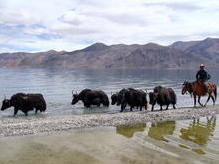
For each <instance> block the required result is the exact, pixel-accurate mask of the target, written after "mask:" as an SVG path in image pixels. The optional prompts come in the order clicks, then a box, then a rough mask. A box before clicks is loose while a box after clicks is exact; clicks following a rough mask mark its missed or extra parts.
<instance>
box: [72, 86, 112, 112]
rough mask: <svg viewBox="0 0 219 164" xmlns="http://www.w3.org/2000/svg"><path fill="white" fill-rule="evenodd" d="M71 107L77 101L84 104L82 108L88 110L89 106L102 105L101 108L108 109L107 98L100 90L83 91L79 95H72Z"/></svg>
mask: <svg viewBox="0 0 219 164" xmlns="http://www.w3.org/2000/svg"><path fill="white" fill-rule="evenodd" d="M72 95H73V100H72V103H71V104H72V105H74V104H76V103H77V102H78V101H80V100H81V101H82V102H83V103H84V106H85V107H87V108H89V107H90V106H91V105H96V106H98V107H99V106H100V105H101V104H103V106H106V107H109V98H108V96H107V95H106V93H104V92H103V91H101V90H91V89H84V90H82V91H81V92H80V93H79V94H77V93H76V94H74V93H73V92H72Z"/></svg>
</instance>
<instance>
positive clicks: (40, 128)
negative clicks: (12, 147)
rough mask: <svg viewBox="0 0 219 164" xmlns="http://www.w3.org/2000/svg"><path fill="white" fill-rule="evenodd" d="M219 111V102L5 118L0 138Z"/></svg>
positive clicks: (181, 117) (0, 125) (0, 120)
mask: <svg viewBox="0 0 219 164" xmlns="http://www.w3.org/2000/svg"><path fill="white" fill-rule="evenodd" d="M215 114H219V105H215V106H208V107H205V108H178V109H170V110H166V111H153V112H151V111H135V112H124V113H104V114H88V115H69V116H46V115H44V114H39V115H33V116H28V117H25V116H17V117H5V118H1V119H0V137H8V136H23V135H41V134H43V135H49V134H57V133H61V132H66V131H71V130H73V129H76V128H89V127H106V126H118V125H128V124H136V123H142V122H154V121H168V120H185V119H193V118H199V117H203V116H209V115H215Z"/></svg>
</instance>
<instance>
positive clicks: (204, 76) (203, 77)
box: [196, 70, 211, 82]
mask: <svg viewBox="0 0 219 164" xmlns="http://www.w3.org/2000/svg"><path fill="white" fill-rule="evenodd" d="M210 78H211V75H210V74H208V73H207V72H206V71H205V70H199V71H198V72H197V74H196V80H197V81H200V80H201V81H204V82H205V81H207V80H209V79H210Z"/></svg>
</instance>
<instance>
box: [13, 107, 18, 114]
mask: <svg viewBox="0 0 219 164" xmlns="http://www.w3.org/2000/svg"><path fill="white" fill-rule="evenodd" d="M17 112H18V109H16V108H14V116H16V114H17Z"/></svg>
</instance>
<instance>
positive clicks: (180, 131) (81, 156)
mask: <svg viewBox="0 0 219 164" xmlns="http://www.w3.org/2000/svg"><path fill="white" fill-rule="evenodd" d="M218 123H219V122H218V120H216V118H215V117H211V118H209V119H207V120H206V119H205V118H204V119H203V118H201V119H200V121H199V120H195V121H193V120H184V121H165V122H158V123H153V124H151V123H147V124H146V123H139V124H135V125H129V126H117V127H116V129H115V128H114V127H113V128H106V127H104V128H93V129H77V130H73V131H71V132H69V133H64V134H63V133H60V134H59V135H52V134H51V135H48V136H30V137H10V138H7V137H5V138H0V164H30V163H31V164H39V163H40V164H48V163H50V164H57V163H62V164H72V163H80V164H87V163H89V164H90V163H95V164H96V163H125V164H126V163H154V164H159V163H169V164H174V163H177V164H181V163H182V164H185V163H215V164H216V163H219V150H218V147H219V142H218V139H219V127H218V126H216V124H218ZM150 125H151V126H150ZM123 136H125V137H123ZM196 140H197V141H196ZM197 142H198V143H199V144H196V143H197ZM54 143H55V144H54ZM191 152H195V153H191ZM203 154H204V155H203Z"/></svg>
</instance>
